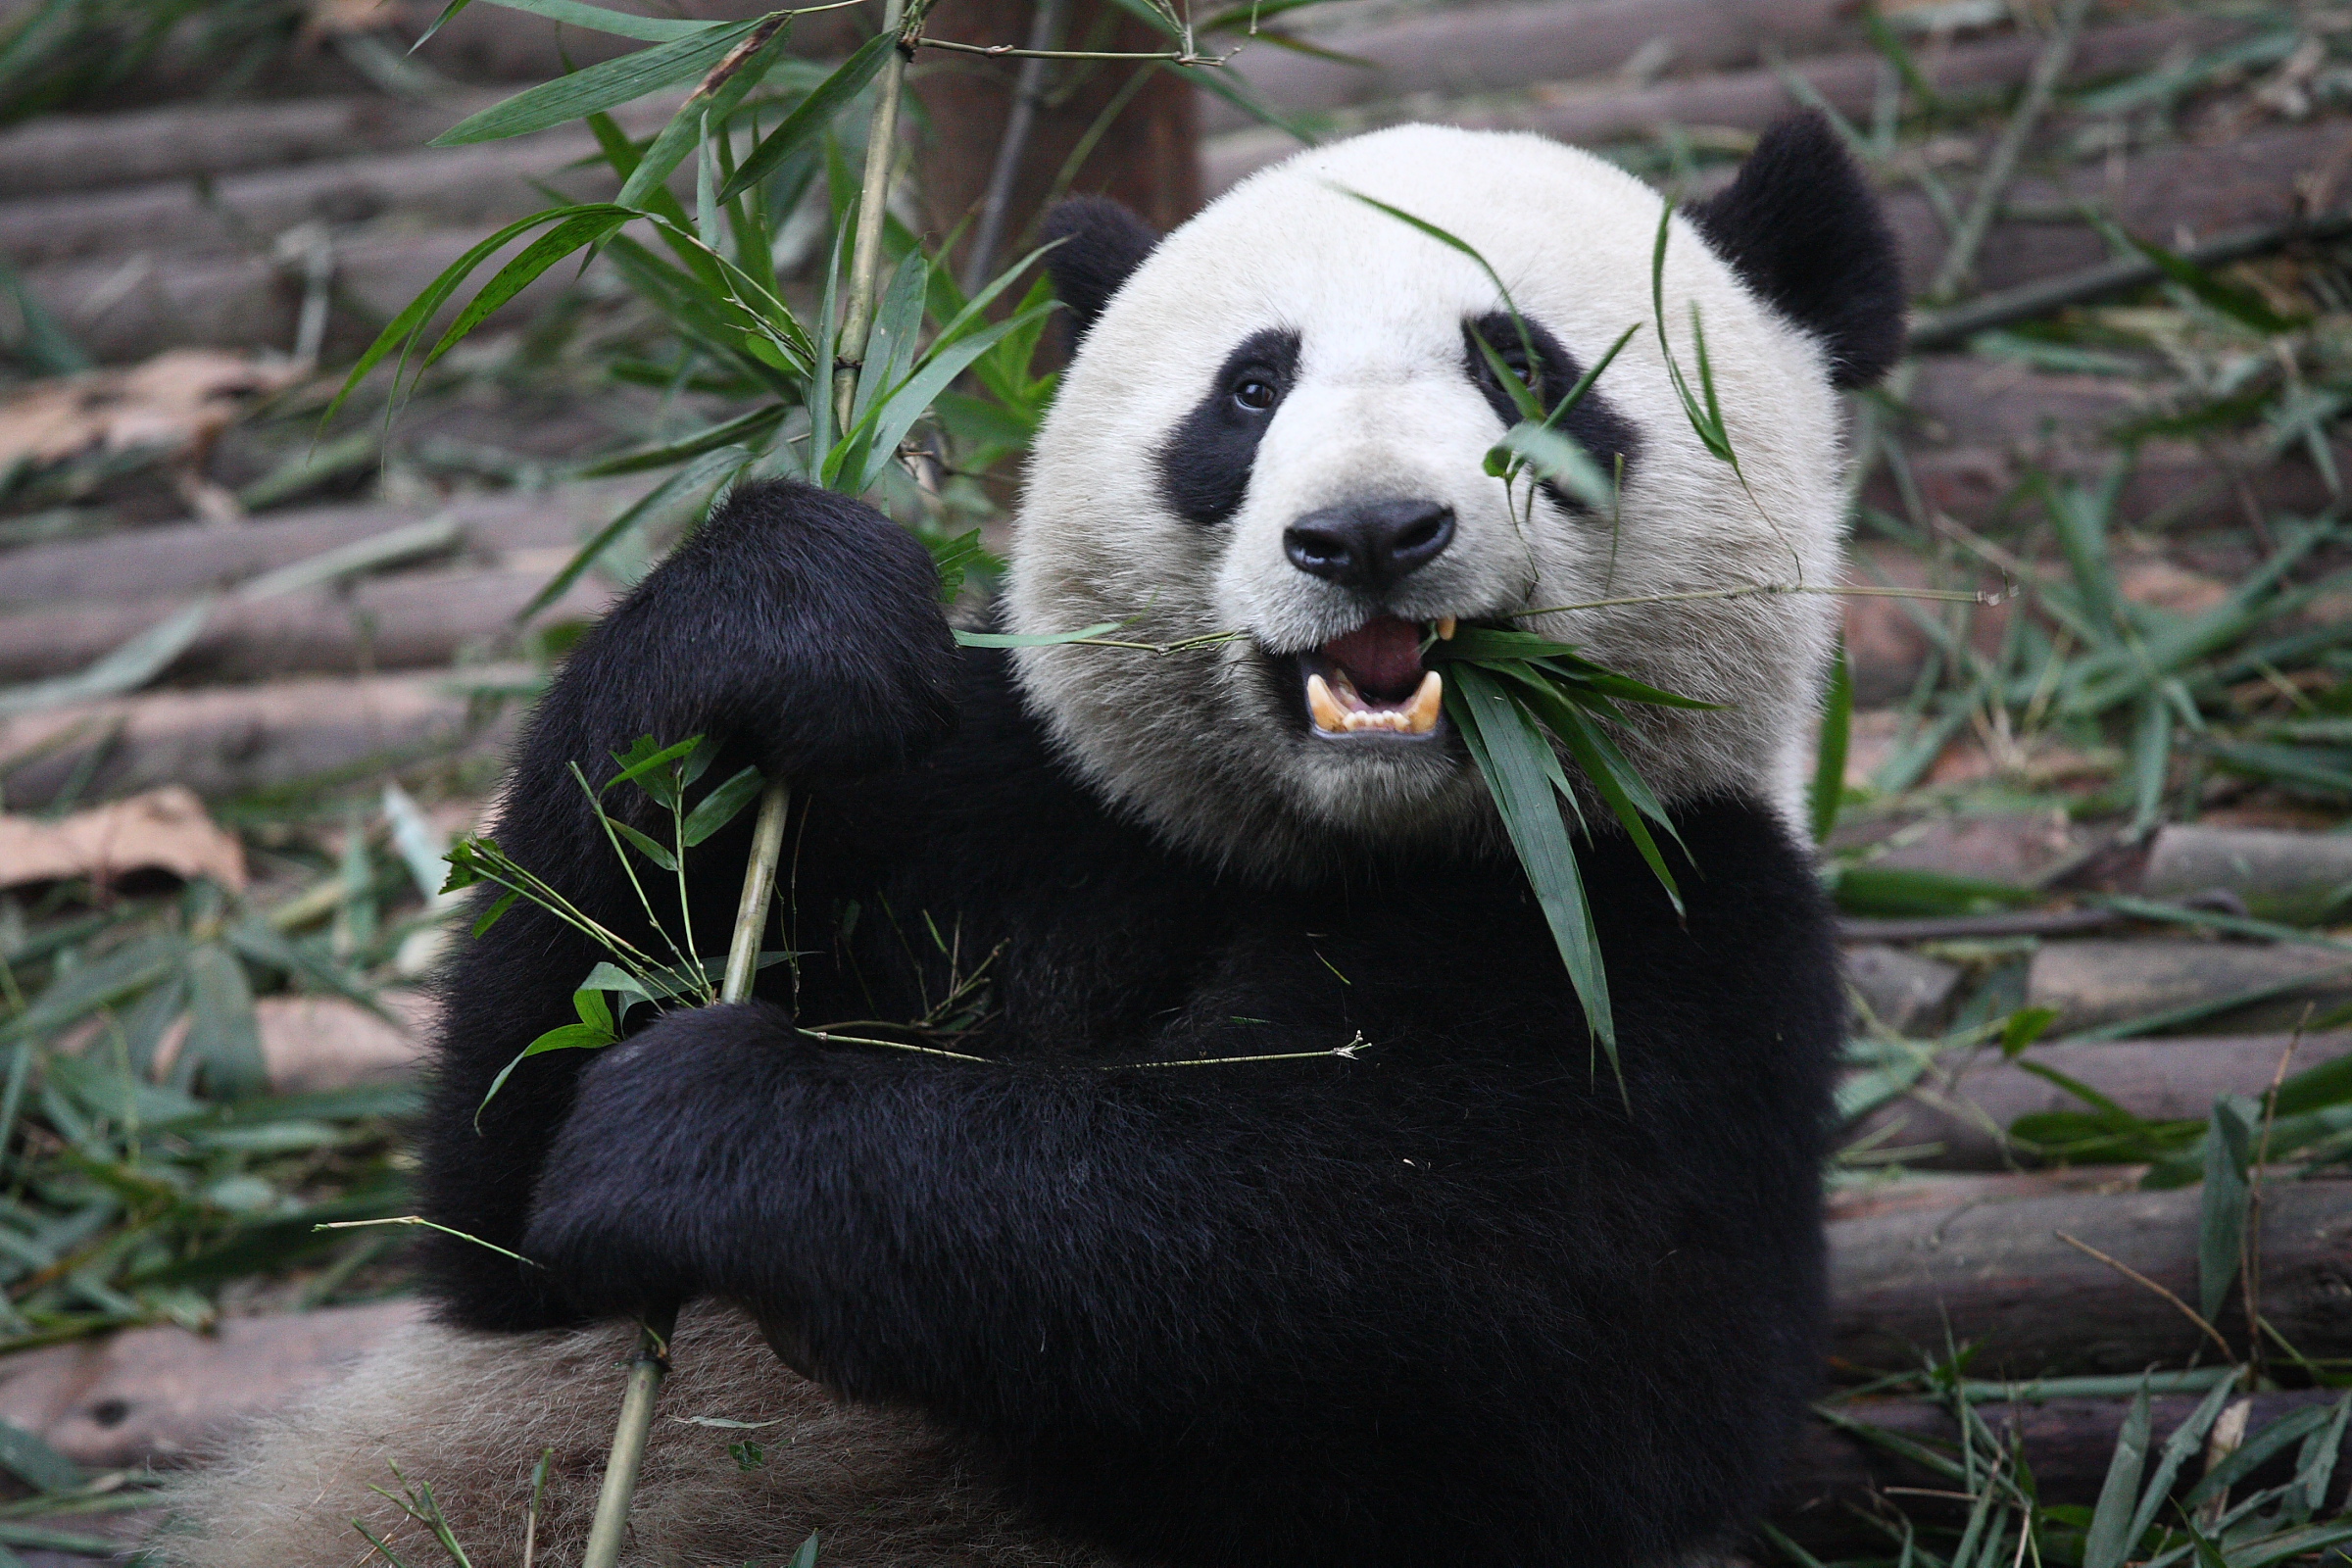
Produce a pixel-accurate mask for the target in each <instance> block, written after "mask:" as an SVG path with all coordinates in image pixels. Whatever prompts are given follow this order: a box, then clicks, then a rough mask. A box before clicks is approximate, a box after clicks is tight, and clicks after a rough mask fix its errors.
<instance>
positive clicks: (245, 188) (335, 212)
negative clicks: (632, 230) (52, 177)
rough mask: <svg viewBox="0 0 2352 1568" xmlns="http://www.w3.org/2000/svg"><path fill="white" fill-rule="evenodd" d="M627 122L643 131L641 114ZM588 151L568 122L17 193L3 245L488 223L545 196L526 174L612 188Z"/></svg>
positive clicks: (55, 260)
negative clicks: (207, 182)
mask: <svg viewBox="0 0 2352 1568" xmlns="http://www.w3.org/2000/svg"><path fill="white" fill-rule="evenodd" d="M664 107H665V108H666V106H664ZM634 118H635V119H637V120H639V121H640V122H642V121H644V120H646V119H651V118H655V117H651V116H638V117H634ZM660 118H666V115H663V116H661V117H660ZM633 128H634V129H636V130H637V132H638V133H639V134H644V133H646V126H645V125H644V124H643V123H639V124H637V125H636V126H634V127H633ZM595 151H596V143H595V139H594V138H593V137H591V136H590V135H589V134H588V133H587V132H586V131H585V130H581V129H576V128H571V127H566V128H564V129H560V130H553V131H549V132H547V133H545V134H543V135H538V136H523V137H516V138H515V139H514V140H512V141H498V142H485V143H482V144H480V145H477V146H470V147H441V148H418V149H415V150H411V151H406V152H396V153H378V154H375V155H373V156H370V157H366V158H343V159H334V160H329V161H326V162H321V163H309V164H297V165H295V166H293V167H291V168H286V169H266V170H259V171H254V172H247V173H240V174H229V175H225V176H223V177H221V178H220V179H218V180H215V181H213V182H212V184H211V188H210V189H209V190H206V191H199V190H198V189H197V188H196V187H195V186H194V185H193V184H192V183H190V182H188V181H185V180H172V181H169V182H165V183H160V184H150V185H135V186H130V187H127V188H124V189H119V190H108V191H99V192H94V193H85V192H73V193H69V194H65V195H55V196H27V197H21V198H19V199H17V200H15V201H9V202H0V255H5V256H6V257H7V258H8V259H9V260H10V261H11V262H12V263H14V264H15V265H16V266H18V267H19V268H35V267H54V266H57V265H60V264H63V263H69V262H86V261H88V260H90V259H91V258H94V257H103V256H124V255H128V254H132V253H134V252H135V253H146V254H153V253H168V252H182V253H204V252H213V251H225V252H234V251H241V250H246V249H249V248H251V247H253V246H254V245H255V244H256V243H257V242H258V243H261V244H264V245H266V244H267V243H268V242H269V241H270V240H271V239H273V238H274V237H276V236H277V235H279V234H281V233H283V232H284V231H285V230H287V229H289V228H292V227H294V226H295V225H296V224H298V223H305V222H311V221H318V222H324V223H328V224H331V225H335V226H336V227H338V228H341V227H347V226H349V225H353V224H358V223H365V222H368V221H373V220H379V219H386V218H391V217H398V218H399V219H401V220H402V221H404V222H407V223H409V224H411V225H413V226H416V227H442V226H446V227H450V228H468V227H470V228H475V229H479V230H480V231H481V232H483V233H487V232H489V231H490V230H491V229H493V228H496V227H498V226H499V225H500V224H503V223H506V222H508V221H512V220H514V219H516V218H520V217H522V216H523V215H524V214H526V213H532V212H536V211H538V210H539V209H540V208H543V207H545V206H546V205H548V203H547V198H546V197H544V196H542V195H541V194H540V193H539V192H538V191H537V190H535V189H533V188H532V185H531V182H532V181H533V180H541V181H554V182H557V183H559V184H562V185H564V186H566V187H569V188H571V189H572V190H574V191H575V192H576V193H577V194H579V195H580V197H581V198H582V199H583V200H587V199H593V198H596V197H601V196H609V195H611V194H612V192H613V190H614V189H616V188H617V181H614V180H613V179H611V178H609V177H603V178H600V177H599V176H598V174H597V172H595V171H582V172H577V173H572V174H566V173H565V171H566V170H568V169H569V168H570V166H571V165H573V164H574V163H576V162H578V161H579V160H581V159H583V158H586V157H589V156H591V155H593V154H594V152H595ZM477 237H478V236H477ZM484 275H485V276H487V274H484Z"/></svg>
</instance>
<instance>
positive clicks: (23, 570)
mask: <svg viewBox="0 0 2352 1568" xmlns="http://www.w3.org/2000/svg"><path fill="white" fill-rule="evenodd" d="M650 484H651V481H649V480H646V479H641V478H630V479H602V480H593V481H589V482H586V483H581V484H566V485H561V486H558V487H557V488H555V489H553V490H549V491H546V492H543V493H540V494H505V495H476V496H460V497H457V498H455V499H454V500H452V501H450V502H449V503H448V504H447V505H446V506H443V507H440V508H438V509H435V510H434V511H432V512H431V513H429V514H427V513H426V512H423V511H420V510H416V509H411V508H406V507H389V506H384V505H381V504H376V503H368V504H363V505H347V506H332V507H306V508H301V509H298V510H289V511H286V512H282V513H273V514H271V515H269V516H267V517H261V518H256V519H254V520H252V521H250V522H243V523H239V524H238V525H237V526H236V527H234V528H222V527H220V526H218V525H217V524H213V523H203V522H191V523H183V524H173V525H169V526H164V527H155V528H141V529H137V530H135V531H132V530H126V531H123V532H121V533H113V534H107V535H104V536H102V537H99V538H96V539H82V540H75V541H73V542H71V543H66V544H53V545H33V546H28V547H26V548H25V549H21V550H12V551H7V552H0V607H8V606H30V605H53V604H57V603H60V602H63V601H68V600H86V599H95V598H97V597H99V596H101V595H103V594H105V593H108V592H110V591H112V590H116V589H120V588H125V587H135V588H137V589H138V590H140V591H142V592H146V593H154V594H184V593H191V592H194V591H197V590H199V589H206V588H225V587H229V586H231V585H233V584H236V583H239V582H243V581H244V580H246V579H247V578H249V577H254V576H257V575H259V574H260V573H262V572H265V571H271V570H274V569H276V568H277V567H280V566H289V565H292V564H294V563H296V562H299V561H306V560H309V559H310V558H312V557H314V556H319V555H322V554H324V553H325V552H327V551H329V550H337V549H342V548H344V547H347V546H351V545H357V544H360V543H362V542H363V541H365V540H368V539H372V538H374V537H376V536H377V535H379V534H383V533H388V532H390V531H391V530H393V529H395V528H402V527H406V526H409V525H410V524H413V523H417V522H422V521H424V520H426V518H427V516H428V515H429V516H431V517H438V518H443V519H446V520H448V521H450V522H453V523H455V524H457V525H458V527H459V529H460V530H462V535H461V542H460V544H459V546H458V551H457V558H456V559H459V560H463V561H471V562H477V563H482V564H487V563H491V562H495V561H498V560H500V559H502V558H509V557H512V556H513V555H515V553H517V552H526V551H529V552H552V551H564V552H566V553H568V551H569V550H570V548H571V547H572V546H574V545H576V544H577V543H578V542H579V541H580V539H581V538H582V537H584V535H585V534H586V533H587V532H589V531H591V530H593V529H595V528H598V527H601V526H602V525H603V524H605V523H606V522H609V521H611V520H612V518H613V516H615V515H618V514H619V512H620V511H621V510H622V509H623V508H625V507H626V506H628V505H629V503H631V502H632V501H635V500H636V499H637V498H638V497H639V496H642V495H643V494H644V493H645V492H646V490H647V489H648V488H650Z"/></svg>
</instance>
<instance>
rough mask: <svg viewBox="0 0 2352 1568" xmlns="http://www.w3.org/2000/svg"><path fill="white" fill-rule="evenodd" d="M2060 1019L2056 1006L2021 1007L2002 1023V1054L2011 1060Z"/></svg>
mask: <svg viewBox="0 0 2352 1568" xmlns="http://www.w3.org/2000/svg"><path fill="white" fill-rule="evenodd" d="M2057 1021H2058V1009H2057V1008H2055V1007H2020V1008H2018V1009H2017V1010H2016V1011H2015V1012H2013V1013H2011V1014H2010V1015H2009V1021H2008V1022H2007V1023H2005V1024H2003V1025H2001V1054H2002V1055H2003V1056H2004V1057H2006V1058H2007V1059H2009V1060H2011V1061H2015V1060H2016V1059H2017V1055H2018V1053H2019V1052H2021V1051H2024V1050H2025V1049H2026V1048H2027V1047H2028V1046H2031V1045H2032V1044H2034V1041H2036V1040H2039V1039H2040V1038H2041V1037H2042V1036H2043V1035H2044V1034H2046V1033H2047V1032H2048V1031H2049V1027H2050V1025H2052V1024H2054V1023H2056V1022H2057Z"/></svg>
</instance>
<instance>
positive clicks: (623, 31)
mask: <svg viewBox="0 0 2352 1568" xmlns="http://www.w3.org/2000/svg"><path fill="white" fill-rule="evenodd" d="M490 3H491V4H492V5H495V6H504V7H506V9H508V10H509V11H527V12H529V13H530V14H531V15H532V16H534V17H545V18H547V19H548V20H549V21H551V22H563V23H568V24H569V25H572V26H575V27H586V28H588V29H590V30H591V31H594V32H609V33H613V34H614V35H616V36H618V37H622V38H643V39H645V40H646V41H647V42H649V43H668V42H669V41H671V40H672V39H676V38H690V37H692V36H693V35H694V34H696V33H698V32H700V31H702V30H703V29H704V28H705V27H707V26H709V25H710V24H709V23H704V22H672V21H670V20H669V19H667V18H665V17H641V16H637V15H635V14H634V13H631V12H627V11H613V10H610V9H608V8H606V7H604V6H592V5H588V4H585V3H584V0H490ZM470 4H472V0H449V4H448V5H447V6H445V7H443V8H442V11H441V14H440V15H439V16H438V17H435V18H434V19H433V25H431V26H429V27H427V28H425V30H424V37H421V38H418V39H417V42H416V43H415V44H413V45H411V46H410V52H411V53H412V54H413V53H415V52H416V50H417V49H418V48H421V47H422V46H423V44H424V41H425V39H426V38H430V37H431V36H432V35H433V34H434V33H436V32H439V31H440V30H441V26H442V24H444V23H446V22H448V21H449V19H450V18H452V17H454V16H456V15H457V14H458V13H459V12H461V11H463V10H465V9H466V6H468V5H470Z"/></svg>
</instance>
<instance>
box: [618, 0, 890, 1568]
mask: <svg viewBox="0 0 2352 1568" xmlns="http://www.w3.org/2000/svg"><path fill="white" fill-rule="evenodd" d="M906 16H907V4H906V0H889V5H888V6H887V8H886V9H885V10H884V12H883V17H882V26H883V30H884V31H885V32H894V33H895V32H898V31H900V30H901V29H902V28H903V27H904V26H905V25H906ZM906 77H907V47H906V46H905V45H904V44H902V45H901V46H900V47H898V48H896V49H893V50H891V52H890V54H889V56H888V58H887V59H885V60H884V61H883V64H882V73H881V77H880V81H879V86H878V88H877V92H876V97H875V101H874V114H873V119H872V121H871V122H870V123H868V125H867V129H866V139H865V179H864V183H863V186H862V188H861V190H860V193H859V196H858V232H857V236H856V239H855V241H854V243H853V245H852V248H851V251H850V298H849V304H848V307H847V309H846V310H845V311H844V312H843V314H842V326H841V337H840V343H841V349H840V351H839V354H838V358H837V360H836V363H835V366H834V369H833V385H832V388H831V391H832V395H833V400H834V407H835V409H836V411H837V413H838V417H839V420H840V423H841V425H842V426H843V427H845V428H846V427H847V426H848V425H849V423H850V410H851V409H852V408H853V407H854V406H855V403H856V399H857V394H858V370H859V368H861V366H862V365H863V363H864V360H865V343H866V337H867V335H868V332H869V330H870V329H871V327H872V325H873V320H874V296H875V293H876V291H877V289H878V288H879V286H880V282H881V273H882V220H883V218H884V216H885V214H886V213H887V211H888V206H889V201H890V175H891V166H892V163H893V161H894V160H895V159H896V157H897V134H898V120H899V95H900V90H901V88H902V86H903V84H904V83H905V81H906ZM811 390H813V388H812V389H811ZM791 800H792V789H791V786H790V785H789V784H788V783H787V782H786V781H784V780H782V779H770V780H769V781H768V785H767V788H766V789H765V790H764V791H763V792H762V793H761V795H760V817H759V820H758V822H757V823H756V824H755V825H754V827H753V829H752V854H751V859H750V861H749V863H748V864H746V865H745V867H744V871H743V894H742V897H741V898H739V899H738V900H737V901H736V907H735V933H734V938H733V940H732V941H730V942H729V943H728V945H727V967H726V973H725V977H724V978H723V979H722V980H721V982H720V984H719V996H718V1000H719V1001H720V1002H722V1003H729V1002H743V1001H745V1000H747V999H749V998H750V996H751V994H752V983H753V981H754V980H755V979H756V978H758V976H759V973H760V935H761V933H762V932H763V931H764V930H765V929H766V927H767V907H768V903H769V900H770V899H771V898H772V897H773V896H774V893H775V885H776V861H777V858H778V857H779V855H780V854H781V853H782V850H783V847H784V818H785V815H786V813H787V810H788V809H789V807H790V805H791ZM677 1318H678V1312H677V1308H676V1306H675V1305H671V1306H666V1307H663V1308H662V1309H661V1310H659V1311H656V1312H652V1313H649V1314H648V1315H647V1317H646V1319H645V1325H644V1327H643V1328H642V1329H641V1330H640V1331H639V1333H638V1336H637V1355H636V1358H635V1359H634V1360H633V1361H631V1362H630V1364H629V1382H628V1389H627V1392H626V1393H625V1394H623V1395H622V1397H621V1402H620V1420H619V1422H618V1424H617V1425H616V1426H615V1428H614V1430H613V1450H612V1453H611V1455H610V1457H608V1458H607V1459H606V1461H605V1484H604V1490H603V1491H602V1492H601V1493H599V1494H598V1495H597V1499H596V1519H595V1522H594V1523H593V1524H592V1525H591V1526H590V1527H589V1532H588V1545H587V1549H586V1550H585V1551H583V1552H582V1553H581V1555H580V1568H617V1565H618V1564H619V1561H620V1548H621V1545H622V1543H623V1542H624V1540H625V1539H626V1537H627V1535H628V1527H629V1502H630V1499H631V1497H632V1496H633V1495H635V1493H636V1491H637V1471H638V1469H639V1467H640V1466H641V1465H642V1464H643V1463H644V1460H645V1446H646V1442H647V1439H648V1437H649V1436H650V1434H651V1433H652V1431H653V1424H654V1402H655V1399H656V1397H658V1396H659V1395H660V1394H661V1392H662V1377H663V1376H664V1375H665V1374H666V1373H667V1372H668V1371H669V1337H670V1333H671V1331H672V1329H674V1328H675V1327H676V1325H677Z"/></svg>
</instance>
